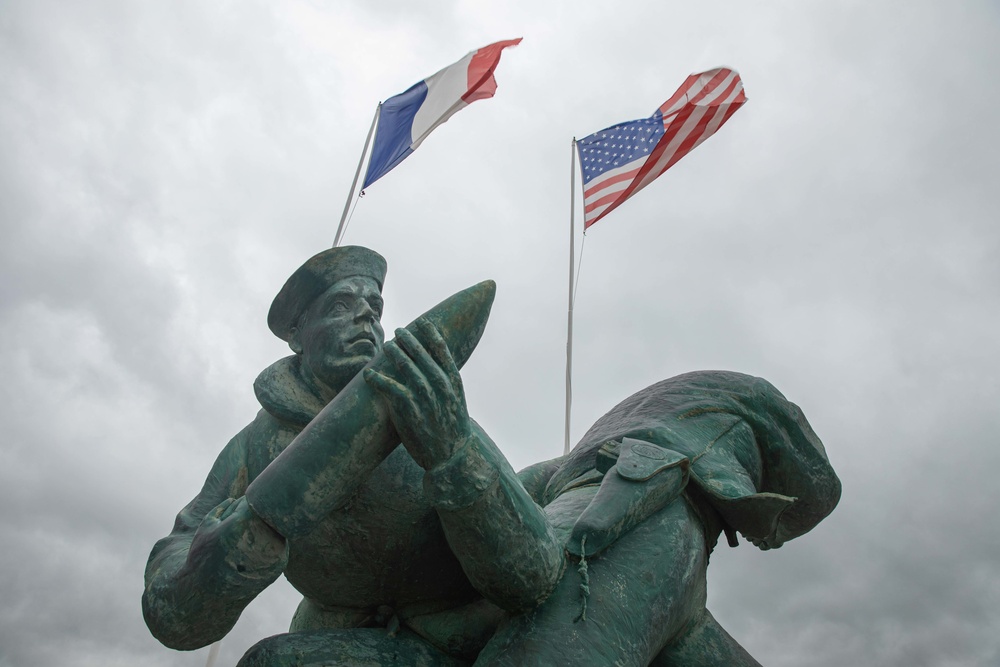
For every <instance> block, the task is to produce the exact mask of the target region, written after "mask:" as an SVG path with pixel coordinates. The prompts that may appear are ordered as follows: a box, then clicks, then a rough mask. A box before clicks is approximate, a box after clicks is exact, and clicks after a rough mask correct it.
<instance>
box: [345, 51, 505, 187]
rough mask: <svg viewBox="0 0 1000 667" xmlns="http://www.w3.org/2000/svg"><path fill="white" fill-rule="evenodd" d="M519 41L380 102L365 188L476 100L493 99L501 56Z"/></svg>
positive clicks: (468, 57) (474, 56) (470, 58)
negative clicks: (496, 71) (441, 125)
mask: <svg viewBox="0 0 1000 667" xmlns="http://www.w3.org/2000/svg"><path fill="white" fill-rule="evenodd" d="M520 43H521V38H520V37H518V38H517V39H505V40H503V41H501V42H496V43H494V44H490V45H489V46H484V47H483V48H481V49H478V50H476V51H472V52H471V53H469V54H467V55H466V56H465V57H464V58H462V59H461V60H459V61H458V62H457V63H455V64H454V65H449V66H448V67H445V68H444V69H443V70H441V71H440V72H438V73H437V74H434V75H432V76H430V77H428V78H426V79H424V80H423V81H421V82H419V83H417V84H415V85H413V86H412V87H411V88H410V89H409V90H407V91H406V92H404V93H400V94H399V95H396V96H395V97H390V98H389V99H387V100H386V101H385V102H383V103H382V107H381V111H380V112H379V119H378V128H377V129H376V131H375V145H374V146H373V147H372V156H371V160H370V161H369V162H368V171H367V172H366V173H365V182H364V185H362V186H361V187H363V188H366V187H368V186H369V185H371V184H372V183H374V182H375V181H377V180H378V179H380V178H382V177H383V176H385V175H386V174H387V173H389V171H390V170H391V169H392V168H393V167H395V166H396V165H398V164H399V163H400V162H402V161H403V160H405V159H406V157H407V156H408V155H409V154H410V153H412V152H413V151H415V150H417V146H419V145H420V142H422V141H423V140H424V139H426V138H427V135H428V134H430V133H431V131H432V130H434V128H436V127H437V126H438V125H440V124H442V123H443V122H445V121H446V120H448V119H449V118H451V117H452V116H453V115H455V113H457V112H458V111H459V110H461V109H464V108H465V107H467V106H469V105H470V104H472V103H473V102H475V101H476V100H485V99H488V98H490V97H493V94H494V93H496V91H497V81H496V79H495V78H493V71H494V70H495V69H496V67H497V64H498V63H499V62H500V54H501V53H502V52H503V50H504V49H505V48H507V47H508V46H516V45H517V44H520Z"/></svg>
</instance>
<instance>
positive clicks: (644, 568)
mask: <svg viewBox="0 0 1000 667" xmlns="http://www.w3.org/2000/svg"><path fill="white" fill-rule="evenodd" d="M595 491H596V487H585V488H582V489H576V490H573V491H570V492H568V493H566V494H564V495H563V496H561V497H560V498H558V499H557V500H556V501H554V502H553V503H552V504H551V505H549V506H548V507H546V514H548V516H549V518H550V520H551V521H552V523H553V525H554V526H555V527H556V530H557V531H559V532H560V533H561V534H562V535H564V536H565V537H567V538H568V536H569V531H570V530H571V529H572V526H573V523H574V522H575V519H576V517H578V516H579V515H580V513H581V512H582V511H583V509H584V508H586V506H587V504H588V503H589V502H590V500H591V498H593V495H594V492H595ZM585 563H586V566H585V567H584V562H581V561H580V560H579V559H577V558H576V557H573V558H572V559H570V562H568V563H567V569H566V574H565V575H564V576H563V578H562V580H561V581H560V582H559V584H558V585H557V587H556V589H555V591H554V592H553V593H552V595H551V596H549V598H548V599H547V600H546V601H545V602H544V603H542V605H541V606H539V607H538V608H537V609H535V610H533V611H529V612H526V613H524V614H522V615H520V616H515V617H513V618H511V619H510V620H508V621H506V622H505V623H504V624H503V625H501V627H500V629H499V630H498V631H497V633H496V635H494V637H493V639H492V640H491V641H490V643H489V644H488V645H487V646H486V648H485V649H484V650H483V652H482V653H481V654H480V657H479V660H477V661H476V665H509V666H511V667H513V666H521V665H620V666H622V667H624V666H626V665H634V666H636V667H646V665H648V664H649V663H650V661H651V660H652V659H653V658H654V657H655V656H656V655H657V654H658V653H659V652H660V650H661V649H662V648H663V647H664V646H665V645H666V644H667V643H668V642H669V641H671V640H672V639H674V638H675V637H677V636H679V635H681V634H682V633H683V632H684V631H685V630H686V629H687V628H688V627H690V626H691V624H692V623H693V622H694V621H695V620H697V619H698V618H699V617H700V614H701V613H702V611H703V610H704V608H705V596H706V590H705V568H706V565H707V549H706V546H705V540H704V532H703V530H702V527H701V523H700V522H699V520H698V519H697V517H696V515H695V514H694V512H693V511H692V510H691V508H690V507H689V506H688V505H687V503H686V501H685V500H684V499H682V498H679V499H677V500H675V501H674V502H672V503H670V504H669V505H667V506H666V507H664V508H663V509H662V510H660V511H659V512H657V513H656V514H653V515H652V516H651V517H649V518H648V519H646V520H645V521H643V522H642V523H640V524H638V525H637V526H636V527H635V528H633V529H632V530H631V531H630V532H628V533H626V534H625V535H623V536H622V537H621V538H620V539H619V540H618V541H617V542H615V543H614V544H612V545H611V546H610V547H608V548H607V549H606V550H605V551H603V552H601V553H600V554H598V555H596V556H593V557H591V558H589V559H587V560H586V561H585ZM588 588H589V594H587V593H585V589H588Z"/></svg>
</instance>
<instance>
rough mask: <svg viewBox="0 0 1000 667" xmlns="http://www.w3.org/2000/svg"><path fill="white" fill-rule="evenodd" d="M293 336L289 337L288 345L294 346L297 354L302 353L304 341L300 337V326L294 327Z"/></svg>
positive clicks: (293, 349) (293, 350)
mask: <svg viewBox="0 0 1000 667" xmlns="http://www.w3.org/2000/svg"><path fill="white" fill-rule="evenodd" d="M291 333H292V335H291V337H290V338H289V339H288V347H290V348H292V352H294V353H295V354H302V341H301V340H300V338H299V328H298V327H292V330H291Z"/></svg>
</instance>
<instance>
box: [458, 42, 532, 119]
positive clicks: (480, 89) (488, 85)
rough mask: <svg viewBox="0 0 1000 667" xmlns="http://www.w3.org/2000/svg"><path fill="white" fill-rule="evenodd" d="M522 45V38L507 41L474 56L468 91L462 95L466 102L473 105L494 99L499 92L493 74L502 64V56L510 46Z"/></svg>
mask: <svg viewBox="0 0 1000 667" xmlns="http://www.w3.org/2000/svg"><path fill="white" fill-rule="evenodd" d="M520 43H521V38H520V37H518V38H517V39H505V40H502V41H500V42H495V43H493V44H490V45H489V46H484V47H483V48H481V49H479V50H478V51H476V52H475V53H474V54H473V55H472V60H471V61H470V63H469V75H468V91H467V92H466V93H465V94H464V95H462V100H463V101H464V102H466V103H467V104H472V103H473V102H475V101H476V100H485V99H487V98H490V97H493V95H494V94H495V93H496V92H497V80H496V78H495V77H494V76H493V72H494V71H495V70H496V68H497V64H498V63H499V62H500V54H501V53H502V52H503V50H504V49H505V48H507V47H508V46H517V45H518V44H520Z"/></svg>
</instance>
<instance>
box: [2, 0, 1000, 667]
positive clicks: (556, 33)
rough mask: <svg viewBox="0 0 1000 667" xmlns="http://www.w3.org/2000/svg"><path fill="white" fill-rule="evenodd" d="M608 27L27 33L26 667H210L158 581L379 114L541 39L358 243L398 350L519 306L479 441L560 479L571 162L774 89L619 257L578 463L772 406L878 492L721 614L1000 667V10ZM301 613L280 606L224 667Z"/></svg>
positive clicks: (232, 640) (22, 560) (17, 357)
mask: <svg viewBox="0 0 1000 667" xmlns="http://www.w3.org/2000/svg"><path fill="white" fill-rule="evenodd" d="M577 4H579V3H576V4H573V3H564V2H556V1H553V2H547V3H544V5H545V6H544V10H543V11H540V10H539V7H538V4H537V3H517V2H515V3H507V4H506V5H504V6H503V7H499V6H498V7H494V8H484V7H481V6H480V5H478V4H474V3H460V2H455V3H446V4H442V5H440V6H437V7H435V8H427V7H420V8H419V9H418V8H417V7H416V5H411V4H407V3H401V4H400V3H396V6H393V7H389V6H384V5H380V6H378V7H375V6H374V5H373V6H364V7H355V6H352V5H351V4H350V3H329V2H306V1H304V0H303V1H296V2H289V3H286V4H283V5H271V4H269V3H263V2H246V3H239V5H234V4H225V3H223V4H205V3H197V2H188V1H184V2H174V3H169V4H166V3H164V4H153V3H127V2H118V1H114V0H102V1H99V2H90V3H69V2H58V1H56V0H44V1H38V0H36V1H34V2H8V3H5V4H4V6H3V9H0V224H2V229H3V231H4V242H3V243H2V244H0V345H2V349H4V351H5V353H4V354H3V355H0V373H2V375H3V377H4V382H3V384H2V389H0V391H2V394H0V406H2V407H0V416H2V423H3V425H4V428H5V435H6V437H5V438H4V442H3V444H2V445H0V464H2V465H0V506H2V507H4V509H5V512H4V513H3V516H0V537H2V539H3V542H4V544H5V545H6V546H5V549H4V550H2V552H0V597H2V598H3V600H4V604H3V609H0V665H2V666H3V667H7V666H8V665H10V666H17V667H21V666H22V665H48V664H68V665H80V666H83V665H134V664H144V665H164V666H166V665H202V664H204V661H205V654H206V651H205V650H202V651H199V652H196V653H193V654H182V653H175V652H172V651H169V650H167V649H165V648H163V647H162V646H160V645H159V644H158V643H157V642H156V641H155V640H154V639H152V637H150V636H149V634H148V632H147V631H146V629H145V627H144V625H143V623H142V620H141V615H140V613H139V595H140V592H141V586H142V583H141V578H142V570H143V566H144V564H145V559H146V556H147V554H148V551H149V549H150V548H151V547H152V544H153V542H154V541H155V540H156V539H157V538H158V537H160V536H162V535H164V534H165V533H166V532H167V531H168V530H169V528H170V524H171V521H172V518H173V515H174V513H175V512H176V511H177V510H179V509H180V507H182V506H183V505H184V503H186V502H187V501H188V500H189V499H190V497H191V496H192V495H193V494H194V493H196V492H197V489H198V488H199V487H200V484H201V482H202V481H203V478H204V475H205V474H206V472H207V470H208V468H209V466H210V465H211V462H212V460H213V459H214V457H215V456H216V454H217V453H218V451H219V450H220V449H221V447H222V446H223V445H224V443H225V442H226V440H227V439H228V438H229V437H230V436H231V435H232V434H234V433H235V432H236V431H237V430H238V429H239V428H241V427H242V425H243V424H245V423H246V422H247V421H248V420H249V419H250V418H251V417H252V415H253V414H254V412H255V411H256V410H257V409H258V408H257V404H256V401H255V400H254V398H253V396H252V392H251V390H250V384H251V382H252V380H253V378H254V377H255V375H256V374H257V372H259V370H260V369H261V368H263V367H264V366H266V365H267V364H268V363H270V362H271V361H273V360H274V359H275V358H277V357H278V356H280V355H282V354H284V347H283V344H282V343H281V342H280V341H277V340H275V339H274V338H273V337H272V336H271V335H270V334H269V332H268V331H267V330H266V327H265V326H264V316H265V313H266V310H267V307H268V305H269V303H270V299H271V298H272V297H273V294H274V293H275V291H276V290H277V288H278V287H279V286H280V285H281V283H282V282H283V281H284V279H285V278H286V277H287V275H288V274H289V273H290V272H291V271H292V270H293V269H294V268H295V267H296V266H298V264H300V263H301V262H302V261H303V260H304V259H305V258H306V257H308V256H309V255H311V254H313V253H315V252H317V251H319V250H321V249H322V248H324V247H326V246H328V245H329V244H330V242H331V241H332V238H333V234H334V231H335V226H336V221H337V219H338V216H339V214H340V209H341V206H342V201H343V199H342V198H343V197H344V196H345V195H346V191H347V187H348V185H349V184H350V179H351V177H352V175H353V170H354V168H355V166H356V161H357V156H358V152H359V150H360V148H361V144H362V141H363V138H364V132H365V131H366V130H367V127H368V123H369V122H370V119H371V113H372V111H373V110H374V106H375V103H376V102H377V101H378V100H380V99H385V98H386V97H388V96H390V95H392V94H394V93H396V92H400V91H401V90H403V89H404V88H405V87H407V86H409V85H411V84H412V83H413V82H415V81H416V80H418V79H419V78H421V77H423V76H426V75H428V74H430V73H432V72H434V71H435V70H437V69H439V68H440V67H442V66H444V65H446V64H448V63H449V62H452V61H453V60H454V59H457V58H458V57H459V56H461V55H462V54H463V53H464V52H466V51H468V50H469V49H472V48H475V47H478V46H481V45H483V44H486V43H488V42H490V41H494V40H496V39H501V38H505V37H513V36H518V35H523V36H524V37H525V41H524V43H523V44H522V45H521V46H519V47H518V48H517V49H515V50H512V51H510V52H508V53H507V54H506V55H505V56H504V61H503V63H502V64H501V67H500V69H499V70H498V73H497V78H498V80H499V82H500V90H499V92H498V94H497V96H496V98H495V99H494V100H491V101H489V102H481V103H478V104H477V105H476V106H475V107H474V108H473V109H471V110H469V111H466V112H464V113H463V114H459V115H457V116H456V117H454V118H453V119H452V120H450V121H449V123H448V124H447V125H446V126H444V127H442V128H440V129H439V130H437V131H436V132H435V134H434V136H432V137H431V138H430V139H428V140H427V142H425V144H424V145H423V146H422V147H421V149H420V151H419V152H418V153H417V154H415V155H413V156H412V157H410V158H409V159H408V160H407V161H406V162H404V163H403V164H402V165H400V167H398V168H397V169H396V170H394V171H393V172H392V173H390V174H389V175H387V176H386V177H385V178H384V179H382V180H381V181H379V183H377V184H376V185H374V186H373V187H372V188H370V189H369V192H368V193H367V194H366V196H365V197H364V199H362V200H361V202H360V203H359V205H358V207H357V209H356V211H355V214H354V218H353V220H352V223H351V227H350V228H349V230H348V234H347V238H346V242H347V243H358V244H363V245H369V246H371V247H373V248H376V249H378V250H379V251H380V252H382V253H383V254H384V255H385V256H386V257H387V258H388V260H389V266H390V268H389V276H388V280H387V284H386V301H387V306H388V310H387V313H386V324H387V325H388V328H390V329H391V327H394V326H399V325H402V324H404V323H406V322H408V321H410V320H411V319H413V317H415V316H416V315H418V314H420V313H421V312H423V311H424V310H426V309H427V308H428V307H429V306H431V305H433V304H434V303H436V302H437V301H439V300H440V299H442V298H444V297H446V296H448V295H449V294H451V293H452V292H454V291H456V290H457V289H460V288H461V287H464V286H466V285H468V284H472V283H473V282H477V281H479V280H481V279H484V278H487V277H491V278H495V279H496V280H497V281H498V284H499V292H498V296H497V301H496V304H495V306H494V312H493V316H492V320H491V323H490V326H489V328H488V330H487V333H486V335H485V337H484V339H483V341H482V343H481V345H480V348H479V350H478V351H477V353H476V355H475V356H474V357H473V359H472V360H471V361H470V362H469V365H468V366H467V367H466V370H465V371H464V375H465V378H466V387H467V390H468V393H469V403H470V406H471V409H472V411H473V412H474V414H475V416H476V417H477V419H478V420H479V421H480V422H481V423H482V424H484V426H485V427H486V428H487V430H489V431H490V433H491V434H492V435H493V436H494V438H495V439H496V440H497V442H498V443H499V444H500V445H501V447H502V448H503V450H504V451H505V453H506V454H507V455H508V457H509V458H510V460H511V461H512V463H513V464H514V465H515V466H516V467H520V466H524V465H528V464H529V463H532V462H534V461H537V460H539V459H543V458H550V457H552V456H555V455H557V454H558V453H559V452H560V451H561V447H562V410H563V404H562V400H563V394H562V392H563V384H562V383H563V366H562V364H563V358H564V357H563V355H564V345H565V326H566V310H565V309H566V272H567V270H566V261H567V250H566V243H567V238H566V236H567V228H568V210H567V204H568V199H569V190H568V182H567V181H568V178H567V177H568V175H569V174H568V171H569V165H568V163H567V162H568V157H569V141H570V137H572V136H573V135H574V134H576V135H577V136H581V135H584V134H587V133H589V132H592V131H595V130H597V129H599V128H600V127H603V126H605V125H608V124H611V123H614V122H617V121H620V120H624V119H627V118H636V117H640V116H643V115H647V114H649V113H650V112H651V111H652V109H653V108H655V107H656V106H657V105H658V104H660V103H661V102H662V101H663V100H664V99H666V97H667V96H668V95H669V94H670V93H671V92H672V91H673V89H674V88H675V87H676V85H678V84H679V83H680V81H681V80H682V79H683V77H684V76H685V75H686V74H687V73H689V72H691V71H694V70H697V69H699V68H702V67H710V66H714V65H718V64H727V65H731V66H734V67H737V68H738V69H740V71H741V73H742V75H743V78H744V80H745V82H746V86H747V91H748V94H749V97H750V103H749V104H748V105H747V106H746V108H745V109H743V110H741V111H740V113H739V114H737V115H736V116H734V117H733V119H732V120H731V121H730V122H729V124H728V125H727V126H726V127H725V128H724V129H723V130H722V131H721V132H720V133H719V135H718V137H716V138H713V139H712V140H711V141H709V142H707V143H706V144H705V145H704V146H702V147H700V148H699V149H698V151H697V152H695V153H694V154H692V155H691V156H689V157H687V158H685V160H684V161H682V162H681V163H680V164H679V165H678V166H677V167H675V168H674V169H673V170H672V171H671V172H669V173H668V174H667V175H666V176H664V177H663V178H662V179H660V181H658V182H657V183H655V184H653V185H651V186H650V187H649V188H647V189H646V190H645V191H643V192H642V193H641V194H640V195H638V196H637V197H635V198H634V199H633V200H630V201H629V202H628V203H626V204H625V205H624V206H622V207H621V208H620V209H619V210H618V211H617V212H616V213H615V214H613V215H611V216H609V217H608V218H607V219H605V220H604V221H602V222H601V223H599V224H598V225H597V226H595V227H593V228H592V229H591V231H590V232H589V233H588V236H587V240H586V244H585V251H584V253H583V265H582V266H583V268H582V275H581V278H580V283H579V285H580V287H579V293H578V299H577V302H576V307H575V314H576V326H575V335H576V336H575V343H574V346H575V347H574V354H575V367H574V379H575V382H574V399H575V402H574V412H573V415H574V416H573V430H574V434H575V435H576V436H577V437H578V436H579V435H580V434H582V433H583V431H584V430H585V429H586V428H587V427H588V426H589V425H590V424H591V423H592V422H593V421H594V420H595V419H596V418H597V417H599V416H600V415H601V414H603V413H604V412H605V411H606V410H607V409H609V408H610V407H611V406H612V405H614V404H615V403H616V402H618V401H619V400H621V399H622V398H624V397H625V396H627V395H629V394H631V393H632V392H634V391H636V390H638V389H640V388H642V387H644V386H646V385H648V384H650V383H652V382H655V381H657V380H660V379H662V378H664V377H667V376H670V375H673V374H676V373H680V372H684V371H688V370H692V369H696V368H729V369H733V370H739V371H744V372H749V373H753V374H757V375H761V376H763V377H766V378H768V379H769V380H771V381H772V382H773V383H774V384H775V385H776V386H777V387H778V388H779V389H781V390H782V391H783V392H784V393H785V394H786V395H787V396H788V397H789V398H790V399H791V400H793V401H795V402H796V403H798V404H800V405H801V406H802V407H803V409H804V410H805V412H806V414H807V416H808V417H809V419H810V421H811V423H812V424H813V425H814V426H815V428H816V430H817V432H818V433H819V434H820V435H821V436H822V437H823V439H824V441H825V442H826V444H827V448H828V450H829V453H830V457H831V459H832V460H833V462H834V465H835V467H836V468H837V470H838V472H839V473H840V475H841V477H842V479H843V482H844V498H843V501H842V503H841V505H840V507H838V509H837V510H836V511H835V512H834V514H833V515H832V516H831V517H830V518H829V519H828V520H827V521H825V522H824V523H823V524H821V525H820V526H819V527H817V528H816V530H815V531H813V533H810V534H809V535H807V536H805V537H803V538H802V539H801V540H796V541H795V542H792V543H791V544H789V545H786V546H785V547H783V548H782V549H780V550H778V551H775V552H767V553H760V552H757V551H756V550H755V549H753V548H752V547H751V546H750V545H747V544H744V545H742V546H741V547H740V548H739V549H735V550H729V549H726V548H724V547H720V549H719V551H717V552H716V553H715V554H714V555H713V563H712V567H711V568H710V575H709V580H710V608H711V609H712V610H713V612H714V613H715V614H716V616H717V617H718V618H719V619H720V621H722V623H723V624H724V625H725V626H726V627H727V628H728V629H729V630H730V632H731V633H732V634H733V635H734V636H736V637H737V638H738V639H739V640H740V641H741V642H742V643H744V644H745V645H746V646H747V647H748V649H749V650H750V651H751V652H752V653H753V654H754V655H755V656H756V657H757V658H758V659H759V660H761V662H762V663H763V664H767V665H775V666H780V665H789V666H790V665H829V666H831V667H832V666H839V665H845V664H865V665H876V666H887V667H888V666H895V665H906V666H908V667H909V666H911V665H955V666H959V665H961V666H972V665H992V664H995V663H996V662H997V660H998V658H1000V642H998V640H997V639H996V637H995V634H996V633H995V628H996V627H997V626H998V622H1000V619H998V617H997V616H998V612H997V610H998V609H1000V585H998V584H997V582H998V581H1000V570H998V565H997V563H1000V542H998V537H997V533H996V531H995V530H993V529H992V528H991V527H992V523H995V522H992V521H991V519H992V517H993V515H994V514H995V513H996V511H997V507H998V506H1000V491H998V490H997V489H998V487H997V485H996V484H995V483H994V480H993V478H994V477H995V472H994V471H995V470H996V469H997V467H998V465H1000V453H998V452H1000V448H998V447H997V435H996V434H997V433H998V432H1000V417H998V412H997V410H996V407H995V406H996V405H997V404H998V401H1000V381H998V380H997V378H998V377H1000V359H998V354H997V345H996V342H995V340H994V339H995V337H996V335H995V333H994V332H995V331H996V330H997V329H998V328H1000V298H998V297H1000V293H998V290H1000V268H998V263H997V261H996V257H997V254H998V250H1000V231H998V228H997V225H996V206H995V203H994V199H995V197H994V192H993V190H994V187H995V186H994V183H995V182H997V181H998V180H1000V168H998V166H997V161H996V154H997V150H998V148H1000V131H998V130H997V129H996V124H995V122H994V116H995V109H996V108H997V105H998V103H1000V86H998V85H997V83H996V81H995V79H996V77H995V76H993V72H992V65H993V63H995V62H998V61H1000V39H998V37H1000V35H998V26H1000V17H998V15H997V10H996V7H995V6H994V5H993V4H992V3H988V2H970V3H963V4H961V5H960V6H949V7H948V8H946V9H945V8H942V7H941V6H939V5H938V4H936V3H931V2H917V3H910V4H909V5H907V7H906V9H905V10H900V9H898V8H894V7H890V6H888V5H885V6H872V5H870V4H865V5H863V4H861V3H833V2H828V3H812V4H810V5H809V6H805V5H802V6H798V5H796V6H794V7H790V6H786V5H784V4H783V3H770V4H768V5H767V6H764V7H761V6H749V5H745V4H743V3H732V2H712V3H707V4H705V3H702V4H701V5H699V6H698V7H697V8H694V7H692V8H680V7H677V6H675V5H671V6H666V5H663V6H661V5H662V3H661V4H654V3H641V4H640V5H639V6H637V7H635V8H634V11H633V12H632V15H628V14H626V15H625V16H624V17H623V18H621V19H614V20H613V19H611V18H609V17H608V16H607V15H606V13H605V12H604V11H603V10H602V11H598V10H597V9H594V8H589V7H579V6H576V5H577ZM577 243H578V245H577V249H578V250H579V238H578V239H577ZM296 602H297V600H296V595H295V593H294V591H292V590H291V589H290V587H289V586H288V585H287V584H286V583H285V582H281V583H280V584H279V585H276V586H275V587H273V589H272V590H268V591H267V592H265V594H264V595H263V596H262V597H261V598H260V599H258V600H257V601H255V602H254V604H252V605H251V607H250V608H249V609H248V610H247V612H246V613H245V614H244V617H243V618H242V619H241V620H240V623H239V624H238V625H237V627H236V629H235V630H234V631H233V633H232V634H231V635H230V636H229V637H227V639H226V640H225V641H224V642H223V645H222V654H221V656H220V663H219V664H232V663H234V662H235V661H236V659H238V657H239V655H241V654H242V652H243V651H244V650H245V649H246V648H247V647H248V646H249V645H251V644H252V643H253V642H254V641H256V640H257V639H259V638H261V637H263V636H266V635H268V634H273V633H276V632H281V631H282V630H283V629H284V628H285V627H287V622H288V619H289V617H290V614H291V611H292V609H294V605H295V604H296Z"/></svg>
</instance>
